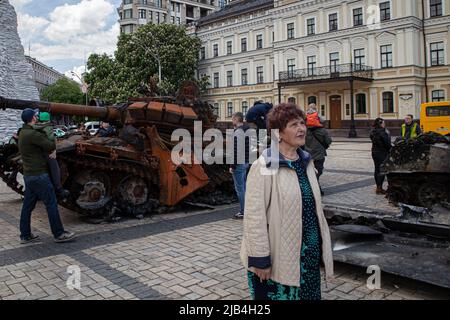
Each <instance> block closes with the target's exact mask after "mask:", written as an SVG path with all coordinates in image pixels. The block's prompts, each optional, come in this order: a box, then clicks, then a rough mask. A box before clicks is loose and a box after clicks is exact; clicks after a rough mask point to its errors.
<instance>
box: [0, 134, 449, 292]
mask: <svg viewBox="0 0 450 320" xmlns="http://www.w3.org/2000/svg"><path fill="white" fill-rule="evenodd" d="M369 146H370V145H368V144H356V143H345V142H342V143H340V142H336V143H335V144H333V148H332V149H331V150H330V157H329V158H328V159H327V162H326V173H325V174H324V176H323V178H322V184H323V186H324V188H325V192H326V196H325V199H324V202H325V203H327V204H328V205H342V206H349V205H351V206H360V207H364V208H374V207H377V208H383V209H384V210H387V211H391V212H395V211H396V210H397V209H396V208H394V207H390V206H389V205H388V204H386V200H385V199H384V198H383V197H382V196H377V195H375V193H374V186H373V181H372V180H373V177H372V173H371V172H372V166H373V165H372V163H371V159H370V152H368V149H367V148H368V147H369ZM20 208H21V200H20V197H19V196H17V195H16V194H14V193H11V192H10V191H9V190H8V189H7V188H6V187H5V186H4V185H3V184H1V183H0V298H1V299H213V300H214V299H249V292H248V287H247V280H246V278H245V271H244V269H243V268H242V265H241V263H240V260H239V249H240V242H241V235H242V221H239V220H234V219H232V216H233V215H234V213H235V212H236V210H237V206H236V205H232V206H222V207H219V208H217V209H215V210H213V211H207V210H203V211H189V212H185V211H178V212H174V213H169V214H163V215H155V216H150V217H146V218H145V219H142V220H134V219H128V220H124V221H121V222H119V223H111V224H88V223H86V222H83V221H82V220H81V218H80V216H79V215H78V214H76V213H74V212H71V211H69V210H65V209H62V210H61V215H62V219H63V221H64V224H65V226H66V228H67V229H70V230H75V231H76V232H77V233H78V238H77V241H75V242H73V243H67V244H55V243H53V241H52V238H51V235H50V233H49V226H48V221H47V217H46V214H45V210H44V208H43V206H42V205H41V204H38V206H37V208H36V210H35V212H34V214H33V222H32V226H33V229H34V230H35V231H36V233H38V234H39V235H40V236H41V241H40V242H38V243H35V244H29V245H20V244H19V241H18V236H19V234H18V229H17V226H18V221H19V216H20ZM74 266H75V269H76V267H79V270H80V272H81V278H80V280H81V282H80V284H81V289H80V290H78V289H70V288H69V287H68V286H67V281H68V280H69V284H71V283H72V282H71V281H70V280H71V279H73V278H71V274H70V273H68V268H69V267H71V268H73V267H74ZM335 269H336V270H335V271H336V279H335V280H333V281H332V282H331V283H329V284H328V285H327V286H325V284H323V288H322V290H323V298H324V299H329V300H335V299H339V300H356V299H374V300H380V299H448V298H450V293H449V291H448V290H441V289H438V288H436V287H431V286H428V285H424V284H420V283H417V282H415V281H410V280H407V279H400V278H398V277H392V276H389V275H386V274H382V276H381V281H382V283H381V289H379V290H370V289H368V288H367V286H366V281H367V278H368V276H369V274H366V272H365V270H363V269H361V268H357V267H350V266H347V265H343V264H337V265H336V268H335Z"/></svg>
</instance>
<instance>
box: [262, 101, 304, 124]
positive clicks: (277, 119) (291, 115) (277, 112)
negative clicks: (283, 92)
mask: <svg viewBox="0 0 450 320" xmlns="http://www.w3.org/2000/svg"><path fill="white" fill-rule="evenodd" d="M294 119H303V120H305V113H304V112H303V111H302V110H301V109H300V108H299V107H297V105H296V104H294V103H281V104H279V105H278V106H276V107H275V108H272V110H270V112H269V114H268V115H267V124H268V129H269V130H274V129H278V130H279V131H283V130H284V129H286V126H287V124H288V122H289V121H291V120H294Z"/></svg>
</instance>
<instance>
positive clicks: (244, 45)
mask: <svg viewBox="0 0 450 320" xmlns="http://www.w3.org/2000/svg"><path fill="white" fill-rule="evenodd" d="M241 51H242V52H245V51H247V38H242V39H241Z"/></svg>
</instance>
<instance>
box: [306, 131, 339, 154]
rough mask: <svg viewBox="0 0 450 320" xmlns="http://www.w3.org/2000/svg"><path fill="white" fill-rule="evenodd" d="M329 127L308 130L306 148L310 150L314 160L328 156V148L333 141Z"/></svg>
mask: <svg viewBox="0 0 450 320" xmlns="http://www.w3.org/2000/svg"><path fill="white" fill-rule="evenodd" d="M332 142H333V141H332V139H331V137H330V135H329V134H328V131H327V129H325V128H322V127H312V128H308V131H306V145H305V150H306V151H307V152H309V153H310V154H311V156H312V158H313V159H314V160H322V159H325V157H326V156H327V149H328V148H329V147H330V145H331V143H332Z"/></svg>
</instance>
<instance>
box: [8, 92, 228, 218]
mask: <svg viewBox="0 0 450 320" xmlns="http://www.w3.org/2000/svg"><path fill="white" fill-rule="evenodd" d="M192 91H194V92H195V90H193V89H192V85H187V86H185V87H183V88H182V90H180V94H179V95H178V96H177V98H172V97H151V98H139V99H130V100H129V101H128V102H126V103H124V104H121V105H115V106H81V105H70V104H61V103H46V102H35V101H22V100H13V99H5V98H1V97H0V108H1V109H5V108H11V109H25V108H30V107H31V108H39V109H40V110H41V111H46V112H49V113H51V114H52V115H58V114H64V115H77V116H83V117H84V116H88V117H91V118H97V119H100V120H104V121H108V122H110V123H111V124H114V125H115V126H116V127H118V128H119V132H118V134H117V135H115V136H112V137H98V136H90V135H89V133H86V134H84V135H81V134H79V133H78V134H77V133H76V134H71V135H69V136H68V137H65V138H63V139H61V140H58V142H57V154H58V156H57V159H58V162H59V165H60V168H61V176H62V182H63V186H64V188H66V189H68V190H69V191H70V193H71V196H70V197H69V199H68V200H67V201H65V202H61V203H60V204H61V205H62V206H64V207H66V208H69V209H72V210H76V211H78V212H80V213H85V214H89V215H111V216H114V215H117V214H131V215H134V216H137V217H141V216H142V215H144V214H145V213H149V212H152V211H155V210H156V209H157V208H158V210H159V211H161V208H171V207H173V206H175V205H177V204H179V203H180V202H181V201H183V200H185V201H188V202H190V203H200V202H201V203H206V204H213V205H217V204H224V203H231V202H232V201H234V200H235V195H234V190H233V183H232V177H231V174H230V173H229V172H228V167H227V166H226V165H225V164H223V165H221V164H213V165H203V164H195V163H194V162H193V161H192V163H193V164H180V165H176V164H174V163H173V162H172V161H171V150H172V148H173V147H174V143H173V142H171V141H170V137H171V134H172V132H173V131H174V130H175V129H178V128H182V129H186V130H188V131H189V132H190V133H191V134H192V137H194V135H193V130H194V121H196V120H198V121H202V128H203V130H206V129H208V128H212V127H214V125H215V122H216V118H217V117H216V116H215V115H214V114H213V109H212V107H211V106H210V105H209V104H207V103H205V102H202V101H200V100H198V99H197V98H196V97H195V96H192V95H190V93H191V92H192ZM192 145H193V144H192ZM225 156H226V155H224V157H225ZM192 157H193V154H192ZM223 163H226V162H225V158H224V162H223ZM21 170H22V167H21V161H20V156H19V155H18V148H17V145H14V144H5V145H3V146H2V147H1V148H0V176H1V178H2V179H3V181H5V182H6V183H7V185H8V186H9V187H11V188H12V189H13V190H14V191H16V192H18V193H20V194H23V192H24V187H23V185H21V183H20V179H18V178H17V177H18V173H20V172H21ZM211 194H214V195H215V196H214V197H211Z"/></svg>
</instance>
